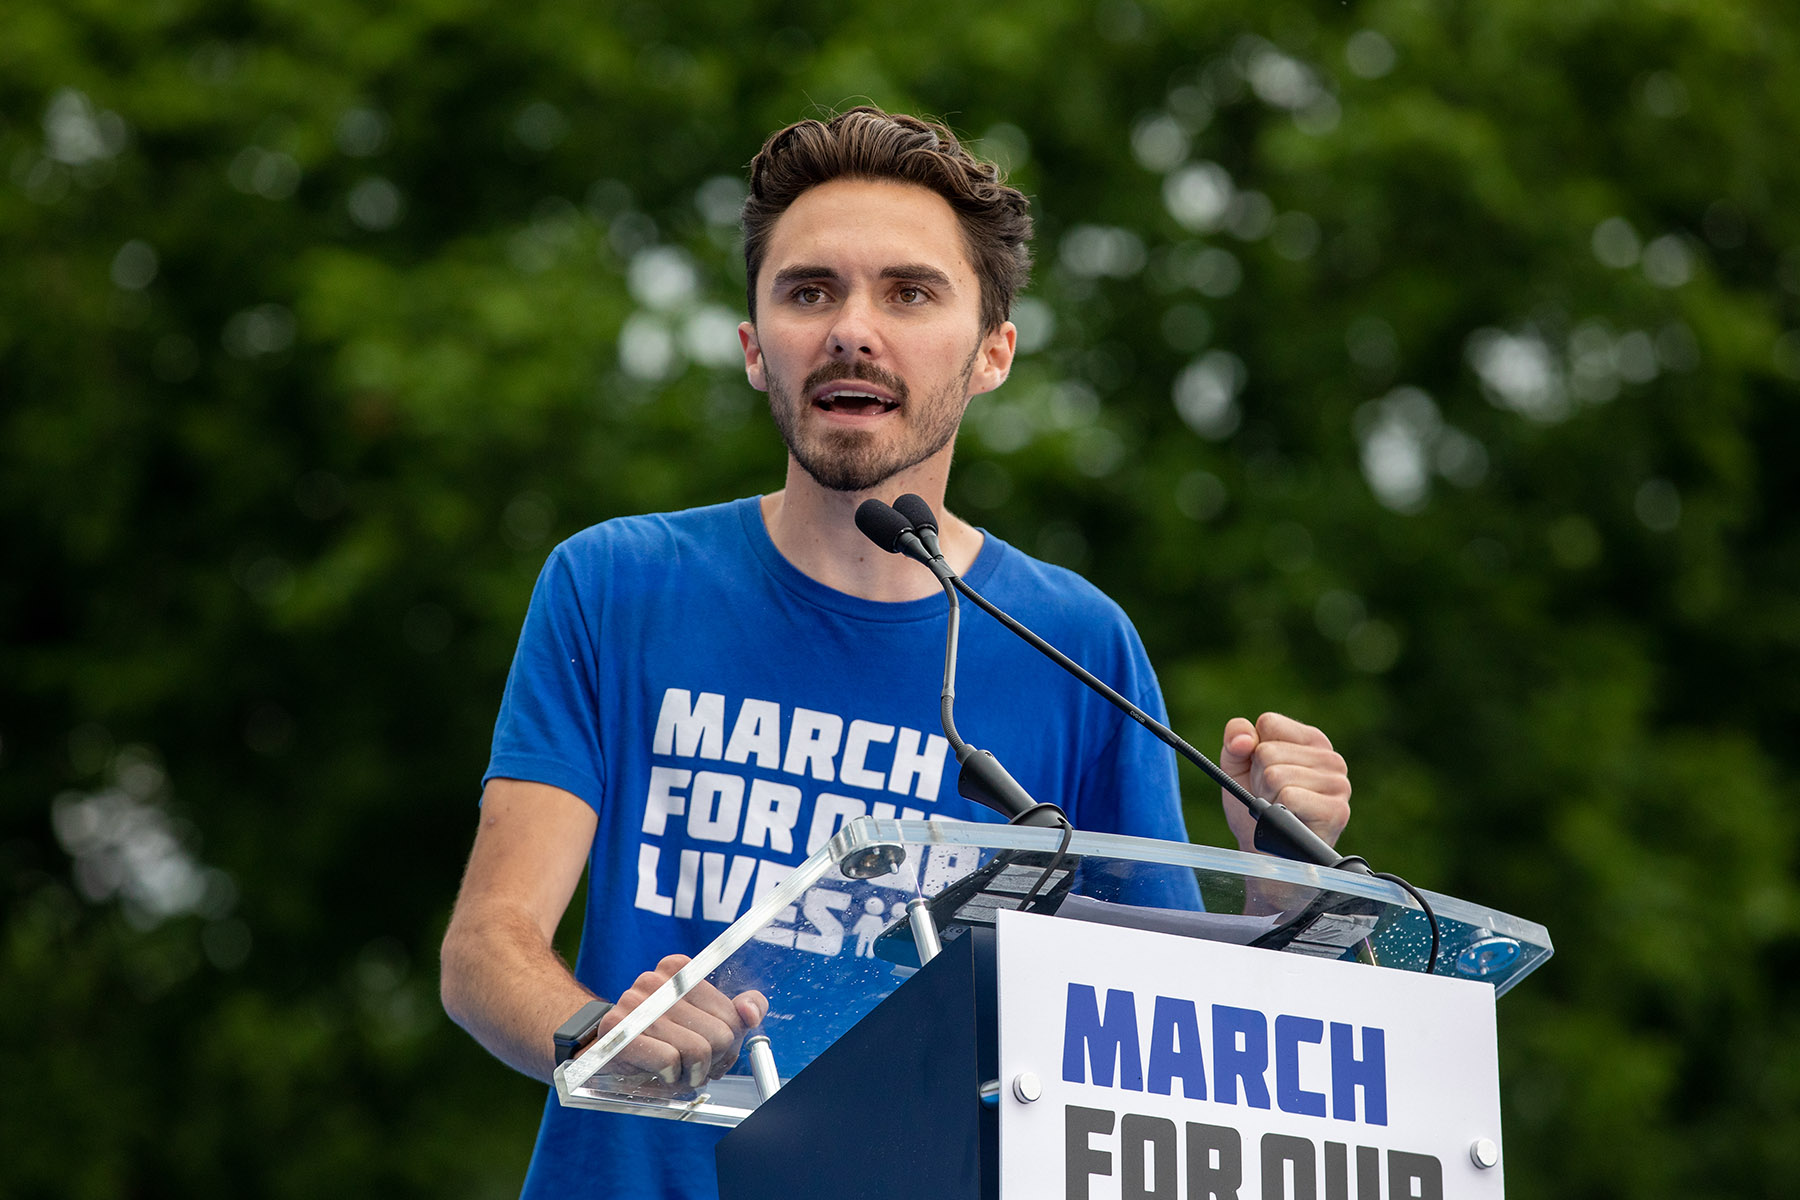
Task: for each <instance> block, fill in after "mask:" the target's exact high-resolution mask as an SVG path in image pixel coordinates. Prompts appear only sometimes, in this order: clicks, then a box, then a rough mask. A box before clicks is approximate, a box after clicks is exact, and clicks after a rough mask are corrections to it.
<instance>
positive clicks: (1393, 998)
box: [998, 912, 1504, 1200]
mask: <svg viewBox="0 0 1800 1200" xmlns="http://www.w3.org/2000/svg"><path fill="white" fill-rule="evenodd" d="M998 986H999V1001H998V1002H999V1018H1000V1020H999V1025H1000V1079H999V1081H1000V1097H999V1103H1000V1196H1001V1200H1049V1198H1052V1197H1057V1198H1066V1200H1145V1198H1149V1197H1155V1198H1157V1200H1258V1198H1263V1200H1290V1198H1291V1200H1390V1198H1391V1200H1405V1198H1410V1197H1416V1198H1418V1200H1443V1198H1444V1197H1456V1198H1458V1200H1464V1198H1467V1200H1499V1197H1501V1196H1502V1195H1503V1194H1504V1188H1503V1185H1502V1168H1501V1165H1500V1145H1501V1139H1500V1093H1499V1078H1498V1061H1497V1056H1496V1038H1495V1027H1494V989H1493V988H1492V987H1491V986H1489V985H1487V984H1485V983H1477V982H1472V981H1464V980H1457V979H1448V978H1444V977H1441V976H1428V975H1421V974H1415V973H1411V972H1404V971H1391V970H1382V969H1379V968H1370V967H1367V966H1362V965H1358V964H1354V963H1345V962H1338V961H1333V960H1324V959H1317V958H1308V957H1304V956H1301V955H1295V954H1275V953H1270V952H1268V951H1266V950H1253V949H1247V948H1244V947H1240V946H1230V945H1222V944H1219V943H1214V942H1204V941H1198V940H1195V939H1192V938H1182V937H1174V936H1170V935H1167V934H1158V933H1151V932H1147V931H1143V930H1137V929H1122V928H1117V927H1113V926H1106V925H1094V924H1087V923H1084V922H1081V921H1065V920H1057V919H1054V918H1050V917H1042V916H1033V915H1028V914H1024V913H1018V912H1002V913H1000V914H999V920H998Z"/></svg>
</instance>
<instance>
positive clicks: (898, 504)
mask: <svg viewBox="0 0 1800 1200" xmlns="http://www.w3.org/2000/svg"><path fill="white" fill-rule="evenodd" d="M894 511H896V512H898V513H899V514H900V515H901V516H903V517H905V518H906V519H907V520H908V521H910V522H912V527H913V529H914V530H915V531H916V530H920V529H929V530H931V531H932V532H933V533H936V532H937V527H938V524H937V515H936V514H935V513H933V512H932V511H931V505H929V504H927V503H925V498H924V497H923V496H915V495H913V494H912V493H911V492H908V493H906V495H904V496H901V497H900V498H899V499H898V500H895V501H894Z"/></svg>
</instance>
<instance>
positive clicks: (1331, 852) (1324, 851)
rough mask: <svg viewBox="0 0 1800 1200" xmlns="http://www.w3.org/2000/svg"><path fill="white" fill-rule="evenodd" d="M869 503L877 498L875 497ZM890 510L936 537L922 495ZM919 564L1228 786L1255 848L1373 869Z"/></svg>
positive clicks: (940, 566) (969, 592)
mask: <svg viewBox="0 0 1800 1200" xmlns="http://www.w3.org/2000/svg"><path fill="white" fill-rule="evenodd" d="M873 503H879V501H875V502H873ZM863 507H864V508H867V507H868V504H867V503H865V504H864V505H863ZM882 507H883V508H886V507H887V506H886V505H883V506H882ZM894 510H896V511H897V513H898V514H900V519H901V520H903V521H910V522H911V526H912V528H913V530H915V531H916V530H917V529H918V528H919V527H920V525H921V522H923V523H924V524H925V525H926V526H927V527H928V528H929V530H930V535H929V536H930V539H931V542H932V543H933V545H934V546H935V543H936V542H937V518H936V516H935V515H934V514H933V513H932V511H931V506H930V505H929V504H928V503H926V501H925V500H924V499H923V498H921V497H919V496H915V495H912V494H911V493H908V494H907V495H904V496H901V497H900V498H899V499H897V500H895V501H894ZM857 523H858V525H861V523H862V514H861V512H860V511H859V512H858V514H857ZM864 532H865V533H866V532H867V530H864ZM871 536H873V535H871ZM912 540H913V541H915V542H919V548H920V550H922V551H925V552H926V553H930V551H928V550H926V549H925V542H924V541H923V538H922V537H921V535H919V534H918V533H916V532H915V533H914V535H913V538H912ZM895 552H896V553H899V552H904V553H906V554H907V555H908V557H912V558H919V555H918V553H916V552H914V551H912V550H911V548H910V547H908V548H906V549H905V550H904V551H901V550H899V549H896V551H895ZM920 561H922V562H924V561H925V560H924V559H920ZM925 565H926V566H928V567H930V568H931V569H932V572H933V573H934V574H936V575H937V576H938V579H939V581H940V582H942V583H943V584H944V586H945V589H946V591H948V590H949V589H950V588H955V589H956V590H957V591H959V592H961V593H962V594H963V595H965V596H967V597H968V598H969V599H970V600H972V601H973V602H974V603H975V604H976V606H977V607H979V608H980V609H981V610H982V611H983V612H986V613H987V614H988V615H990V616H992V617H993V618H994V619H995V620H997V621H999V622H1000V623H1001V624H1002V625H1004V626H1006V627H1007V628H1008V629H1009V630H1011V631H1012V632H1013V633H1015V634H1017V635H1018V636H1019V637H1020V638H1022V639H1024V640H1025V641H1026V642H1027V643H1029V644H1030V645H1031V647H1032V648H1033V649H1035V650H1037V651H1038V652H1039V653H1041V654H1044V655H1046V656H1047V657H1048V658H1050V660H1051V661H1053V662H1055V663H1056V665H1057V666H1059V667H1061V668H1063V670H1065V671H1067V672H1069V673H1070V674H1071V675H1073V676H1075V678H1077V679H1079V680H1081V682H1082V683H1084V684H1086V685H1087V686H1088V687H1089V688H1091V689H1093V690H1094V691H1096V692H1098V693H1100V695H1102V696H1104V697H1105V698H1106V699H1107V700H1109V701H1111V702H1112V704H1113V705H1114V707H1116V708H1118V709H1120V710H1122V711H1123V712H1124V713H1125V714H1126V715H1127V716H1129V717H1130V718H1131V719H1132V720H1134V721H1136V722H1137V723H1138V724H1139V725H1142V726H1143V727H1144V728H1145V729H1148V730H1149V731H1150V732H1151V733H1153V734H1155V735H1156V736H1157V738H1158V739H1160V740H1161V741H1162V742H1163V743H1164V744H1165V745H1167V746H1169V747H1170V748H1171V749H1173V750H1174V751H1175V752H1176V753H1177V754H1180V755H1181V756H1182V757H1183V758H1185V759H1187V760H1188V761H1189V762H1191V763H1193V764H1194V765H1195V766H1196V767H1199V768H1200V770H1202V771H1203V772H1205V773H1206V775H1207V776H1208V777H1209V778H1211V779H1212V780H1213V782H1215V783H1217V784H1218V785H1219V786H1220V787H1222V788H1224V789H1225V791H1227V792H1229V793H1230V794H1231V796H1232V797H1233V798H1234V799H1236V800H1237V801H1238V803H1240V804H1242V805H1243V806H1244V807H1245V808H1246V809H1248V810H1249V811H1250V815H1251V816H1252V817H1254V818H1255V819H1256V848H1257V849H1258V850H1265V851H1268V852H1269V853H1270V854H1274V855H1277V856H1279V857H1281V858H1288V859H1294V860H1297V861H1300V862H1311V863H1316V864H1318V865H1319V866H1324V867H1336V868H1337V869H1339V870H1343V871H1352V872H1355V873H1357V874H1361V875H1368V874H1372V873H1373V872H1371V871H1370V869H1369V864H1368V863H1366V862H1365V861H1363V860H1362V859H1361V858H1358V857H1355V856H1354V855H1342V854H1339V853H1338V852H1337V851H1336V850H1335V849H1333V848H1332V847H1331V846H1330V845H1329V844H1328V843H1327V842H1326V841H1325V839H1324V838H1321V837H1320V836H1319V835H1318V834H1316V833H1314V832H1313V831H1312V830H1311V829H1310V828H1308V827H1307V824H1306V822H1304V821H1302V820H1301V819H1300V818H1299V817H1297V816H1295V815H1294V813H1293V810H1291V809H1289V808H1288V807H1287V806H1286V805H1283V804H1274V803H1271V802H1270V801H1268V800H1265V799H1264V798H1263V797H1261V796H1257V795H1254V794H1253V793H1251V792H1250V791H1249V790H1248V789H1246V788H1245V787H1244V786H1243V785H1242V784H1240V783H1238V781H1237V780H1235V779H1233V778H1232V777H1231V776H1230V775H1227V774H1226V773H1225V772H1224V770H1223V769H1221V768H1220V767H1219V766H1218V764H1216V763H1214V762H1213V761H1212V760H1211V759H1210V758H1208V757H1206V755H1204V754H1202V753H1201V752H1200V751H1199V750H1196V749H1195V748H1194V747H1193V746H1191V745H1189V744H1188V742H1187V740H1186V739H1185V738H1183V737H1182V736H1181V735H1180V734H1178V733H1176V732H1175V731H1174V730H1172V729H1170V728H1169V727H1168V726H1167V725H1164V724H1163V723H1162V722H1160V721H1158V720H1157V719H1156V718H1154V717H1152V716H1151V715H1150V714H1149V713H1147V712H1145V711H1144V710H1143V709H1141V708H1139V707H1138V706H1137V705H1135V704H1133V703H1132V702H1131V701H1130V700H1127V699H1126V698H1125V697H1124V696H1122V695H1120V694H1119V693H1118V692H1116V691H1114V690H1113V689H1112V688H1111V687H1108V686H1107V685H1106V683H1104V682H1103V681H1102V680H1100V679H1099V678H1097V677H1096V676H1095V675H1093V674H1092V673H1091V672H1089V671H1088V670H1087V669H1086V668H1084V667H1083V666H1082V665H1081V664H1080V663H1078V662H1076V661H1075V660H1074V659H1072V658H1070V657H1069V656H1068V655H1066V654H1064V653H1063V652H1062V651H1060V650H1058V649H1057V648H1056V647H1055V646H1052V645H1051V644H1050V643H1049V642H1047V641H1045V640H1044V639H1043V638H1041V637H1039V636H1038V635H1037V634H1035V633H1033V632H1032V631H1031V630H1029V629H1027V628H1026V627H1025V626H1024V625H1022V624H1020V623H1019V622H1018V621H1015V620H1014V619H1013V618H1012V617H1010V616H1008V615H1007V614H1006V613H1004V612H1002V611H1001V610H1000V609H999V608H997V607H996V606H994V605H993V604H991V603H989V602H988V600H987V599H986V598H985V597H984V596H982V595H981V594H980V593H979V592H977V591H976V590H975V589H974V588H972V587H970V586H969V584H968V583H967V582H966V581H965V580H964V579H963V578H962V577H961V576H960V575H957V574H956V573H955V572H953V571H951V570H950V565H949V563H948V562H946V561H945V560H944V557H943V555H942V553H938V554H935V555H933V557H932V559H931V561H929V562H926V563H925Z"/></svg>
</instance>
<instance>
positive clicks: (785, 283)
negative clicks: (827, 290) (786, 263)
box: [769, 264, 841, 288]
mask: <svg viewBox="0 0 1800 1200" xmlns="http://www.w3.org/2000/svg"><path fill="white" fill-rule="evenodd" d="M839 278H841V277H840V276H839V275H838V273H837V271H836V269H835V268H832V267H813V266H807V265H805V264H801V265H798V266H792V267H783V268H781V270H779V271H777V272H775V277H774V278H773V279H771V280H770V281H769V283H770V286H771V287H776V288H784V287H792V286H793V285H794V284H796V283H807V282H809V281H812V280H819V279H822V280H825V281H827V282H830V283H835V282H837V281H838V279H839Z"/></svg>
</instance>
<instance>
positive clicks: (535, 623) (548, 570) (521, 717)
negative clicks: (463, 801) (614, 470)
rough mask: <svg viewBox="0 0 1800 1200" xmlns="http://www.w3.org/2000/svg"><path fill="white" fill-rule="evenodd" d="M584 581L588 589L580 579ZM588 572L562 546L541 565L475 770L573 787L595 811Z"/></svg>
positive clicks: (597, 783)
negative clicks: (485, 752)
mask: <svg viewBox="0 0 1800 1200" xmlns="http://www.w3.org/2000/svg"><path fill="white" fill-rule="evenodd" d="M582 582H587V583H589V585H590V587H589V594H587V595H584V594H583V589H582V587H581V586H580V585H581V583H582ZM594 582H595V581H594V580H592V579H591V578H590V579H589V580H587V581H583V580H581V579H580V578H579V575H578V572H577V568H576V566H575V563H574V562H573V561H572V555H571V553H570V552H569V549H568V547H567V545H566V544H565V545H563V546H559V547H557V549H556V550H555V551H554V552H553V553H552V554H551V556H550V558H549V561H547V562H546V563H545V564H544V569H543V571H542V572H541V573H540V574H539V575H538V581H537V586H536V587H535V588H534V589H533V591H532V595H531V606H530V608H529V609H528V610H527V612H526V614H525V626H524V629H523V630H522V631H521V632H520V634H519V646H518V649H517V650H516V651H515V652H514V654H513V663H512V670H511V672H510V673H509V674H508V675H507V679H506V692H505V694H504V695H503V696H502V698H501V701H500V715H499V718H498V719H497V720H496V721H495V723H494V744H493V751H492V754H491V756H490V757H489V759H488V767H487V771H486V772H485V773H484V774H483V776H482V783H483V784H484V785H485V784H486V783H487V781H488V780H490V779H495V778H504V779H523V780H529V781H530V782H533V783H544V784H549V785H550V786H552V787H558V788H561V789H562V790H564V791H566V792H570V793H573V794H574V795H576V796H579V797H580V798H581V799H582V800H584V801H586V802H587V803H588V805H590V806H591V807H593V808H594V809H595V810H596V811H598V810H599V808H600V806H601V799H602V797H603V795H604V794H605V780H606V764H605V749H604V747H602V746H601V744H600V728H599V688H598V678H597V673H598V669H599V663H598V655H597V653H596V649H595V647H596V640H597V639H596V624H597V614H598V609H599V606H600V600H599V597H598V596H597V595H595V594H593V593H594V592H596V591H597V588H596V587H594V586H593V584H594Z"/></svg>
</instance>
